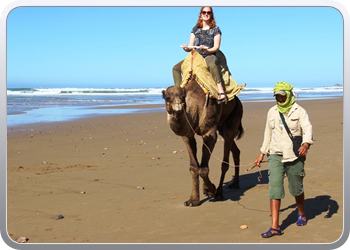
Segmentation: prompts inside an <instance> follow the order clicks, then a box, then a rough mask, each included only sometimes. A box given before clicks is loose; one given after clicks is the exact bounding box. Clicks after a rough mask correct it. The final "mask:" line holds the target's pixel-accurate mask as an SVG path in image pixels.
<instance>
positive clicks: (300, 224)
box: [296, 214, 307, 226]
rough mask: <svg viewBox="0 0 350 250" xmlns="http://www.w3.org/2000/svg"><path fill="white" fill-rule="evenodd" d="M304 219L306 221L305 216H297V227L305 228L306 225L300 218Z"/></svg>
mask: <svg viewBox="0 0 350 250" xmlns="http://www.w3.org/2000/svg"><path fill="white" fill-rule="evenodd" d="M303 217H305V219H306V216H305V214H299V215H298V220H297V223H296V224H297V226H305V225H306V224H307V222H306V220H303V219H302V218H303Z"/></svg>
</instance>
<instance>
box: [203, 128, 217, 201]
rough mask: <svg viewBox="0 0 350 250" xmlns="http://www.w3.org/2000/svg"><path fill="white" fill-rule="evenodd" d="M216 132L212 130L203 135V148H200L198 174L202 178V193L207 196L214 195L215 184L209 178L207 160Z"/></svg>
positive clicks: (214, 141)
mask: <svg viewBox="0 0 350 250" xmlns="http://www.w3.org/2000/svg"><path fill="white" fill-rule="evenodd" d="M216 140H217V134H216V131H213V132H212V133H211V134H209V135H206V136H203V142H204V144H203V148H202V160H201V165H200V167H199V175H200V176H201V177H202V179H203V193H204V195H207V196H209V197H213V196H214V195H215V191H216V188H215V185H214V184H213V183H212V182H211V181H210V179H209V160H210V156H211V153H212V152H213V150H214V146H215V144H216Z"/></svg>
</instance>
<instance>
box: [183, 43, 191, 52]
mask: <svg viewBox="0 0 350 250" xmlns="http://www.w3.org/2000/svg"><path fill="white" fill-rule="evenodd" d="M181 47H182V48H183V49H184V51H186V52H190V51H191V49H190V48H189V47H187V44H182V45H181Z"/></svg>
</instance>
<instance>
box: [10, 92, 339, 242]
mask: <svg viewBox="0 0 350 250" xmlns="http://www.w3.org/2000/svg"><path fill="white" fill-rule="evenodd" d="M297 102H298V103H299V104H300V105H301V106H302V107H304V108H305V109H306V110H307V112H308V114H309V117H310V120H311V123H312V125H313V134H314V139H315V142H314V145H313V146H312V147H311V149H310V150H309V154H308V156H307V160H306V166H305V169H306V177H305V182H304V184H305V198H306V201H305V206H306V215H307V218H308V224H307V226H305V227H297V226H296V225H295V222H296V219H297V211H296V206H295V202H294V198H293V197H292V196H291V195H290V194H289V192H288V189H287V184H288V182H287V181H286V182H285V187H286V197H285V198H284V199H283V200H282V206H281V214H280V222H281V227H282V229H283V230H284V235H283V236H280V237H272V238H269V239H263V238H261V236H260V234H261V233H262V232H265V231H267V230H268V229H269V227H270V225H271V221H270V212H269V198H268V179H267V167H268V166H267V163H263V164H262V168H261V174H262V176H263V177H262V179H261V181H260V182H258V177H259V169H258V168H254V169H253V170H251V171H248V172H246V171H245V170H246V169H248V168H250V167H252V165H253V164H252V163H253V162H254V160H255V158H256V157H257V156H258V155H259V148H260V145H261V143H262V140H263V131H264V127H265V121H266V114H267V111H268V109H269V108H270V107H272V106H273V105H274V102H243V107H244V115H243V127H244V129H245V135H244V137H243V138H242V139H240V140H238V141H237V146H238V147H239V148H240V150H241V171H240V173H241V181H240V186H241V188H240V189H237V190H232V189H228V188H227V187H225V188H224V200H223V201H216V202H215V200H213V199H211V198H207V197H205V196H204V195H202V194H201V201H202V204H201V205H200V206H198V207H185V206H184V205H183V203H184V201H186V200H187V199H188V198H189V196H190V192H191V175H190V173H189V158H188V154H187V151H186V148H185V146H184V143H183V141H182V139H181V138H180V137H178V136H176V135H175V134H174V133H173V132H172V131H171V130H170V128H169V126H168V125H167V122H166V112H165V108H164V110H163V111H160V112H159V111H157V112H150V113H137V114H123V115H108V116H102V117H97V118H94V117H90V118H86V119H80V120H76V121H70V122H60V123H45V124H34V125H25V126H18V127H11V128H8V131H7V132H8V137H7V138H8V141H7V232H8V234H9V237H10V238H11V239H13V240H16V239H17V238H19V237H21V236H23V237H26V238H28V243H332V242H335V241H337V240H338V239H339V238H340V237H341V235H342V232H343V219H344V217H343V214H344V211H343V99H342V98H338V99H328V100H297ZM161 106H162V105H160V106H159V105H154V106H152V107H161ZM149 107H150V106H145V108H149ZM197 142H198V148H199V149H200V148H201V142H200V140H199V137H198V136H197ZM199 151H200V150H199ZM222 151H223V141H222V139H221V137H219V140H218V142H217V144H216V147H215V149H214V152H213V154H214V155H215V156H217V157H219V158H221V156H222V154H223V153H222ZM200 154H201V153H200V152H199V155H200ZM230 160H231V161H232V157H231V158H230ZM220 168H221V167H220V162H219V161H218V160H217V159H216V158H215V157H212V158H211V161H210V178H211V180H212V182H213V183H214V184H215V185H216V186H217V185H218V183H219V177H220V171H221V169H220ZM233 174H234V170H233V168H230V170H229V171H228V173H227V175H226V180H225V186H228V185H229V184H230V182H231V180H232V175H233ZM201 183H202V182H201ZM57 215H62V216H63V217H64V218H62V219H56V216H57ZM242 225H246V226H247V228H246V229H241V228H240V227H241V226H242Z"/></svg>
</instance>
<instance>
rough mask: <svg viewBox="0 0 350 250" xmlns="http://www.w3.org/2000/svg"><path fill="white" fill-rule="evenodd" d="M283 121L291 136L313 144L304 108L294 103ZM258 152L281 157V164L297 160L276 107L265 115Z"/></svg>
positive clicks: (309, 124) (310, 128)
mask: <svg viewBox="0 0 350 250" xmlns="http://www.w3.org/2000/svg"><path fill="white" fill-rule="evenodd" d="M285 120H286V123H287V125H288V127H289V130H290V131H291V133H292V135H293V136H302V137H303V142H302V143H304V142H307V143H309V144H310V145H311V144H313V141H312V125H311V123H310V120H309V116H308V114H307V113H306V110H305V109H304V108H302V107H301V106H299V105H298V104H297V103H294V104H293V107H292V108H291V110H290V111H289V112H288V114H287V115H285ZM260 151H261V152H262V153H264V154H278V155H282V156H283V158H282V162H291V161H294V160H296V159H297V157H296V156H295V154H294V152H293V143H292V140H291V139H290V137H289V136H288V134H287V131H286V130H285V128H284V125H283V122H282V120H281V117H280V115H279V111H278V109H277V105H275V106H273V107H272V108H271V109H270V110H269V111H268V113H267V119H266V127H265V134H264V141H263V144H262V146H261V148H260Z"/></svg>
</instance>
